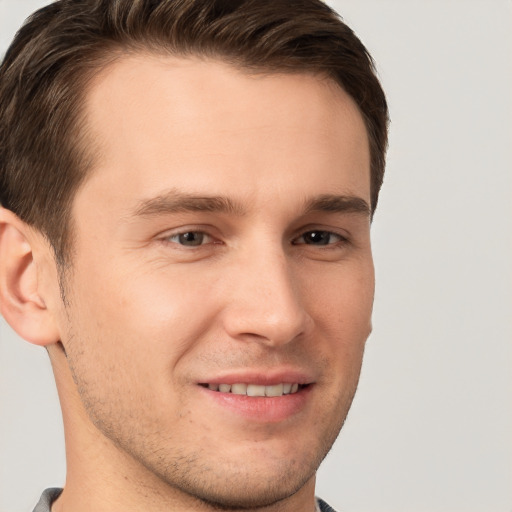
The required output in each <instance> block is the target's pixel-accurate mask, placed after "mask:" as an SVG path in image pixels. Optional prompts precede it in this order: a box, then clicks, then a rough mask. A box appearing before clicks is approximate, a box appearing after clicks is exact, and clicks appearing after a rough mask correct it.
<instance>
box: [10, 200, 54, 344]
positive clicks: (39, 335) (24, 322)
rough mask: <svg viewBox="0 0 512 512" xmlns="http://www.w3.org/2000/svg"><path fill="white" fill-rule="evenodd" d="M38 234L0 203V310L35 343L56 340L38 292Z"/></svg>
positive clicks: (43, 301)
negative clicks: (36, 255) (36, 251)
mask: <svg viewBox="0 0 512 512" xmlns="http://www.w3.org/2000/svg"><path fill="white" fill-rule="evenodd" d="M38 236H39V237H40V238H41V241H42V238H43V237H42V235H40V234H39V233H37V234H36V232H35V230H34V229H33V228H31V227H29V226H28V225H27V224H25V223H24V222H23V221H21V220H20V219H19V218H18V217H17V216H16V215H15V214H14V213H13V212H11V211H10V210H7V209H5V208H1V207H0V313H1V314H2V316H3V317H4V318H5V320H6V321H7V323H9V324H10V325H11V327H12V328H13V329H14V330H15V331H16V332H17V333H18V334H19V335H20V336H21V337H22V338H24V339H26V340H27V341H29V342H31V343H34V344H35V345H42V346H46V345H50V344H52V343H56V342H57V341H59V338H60V336H59V332H58V329H57V325H56V322H55V318H54V315H53V312H51V311H50V310H49V309H48V308H47V306H46V302H45V300H44V296H43V294H42V293H41V292H42V291H41V289H40V286H39V279H38V268H37V264H36V261H37V258H35V249H38V250H39V251H42V250H43V248H44V244H43V243H41V241H38V240H37V237H38Z"/></svg>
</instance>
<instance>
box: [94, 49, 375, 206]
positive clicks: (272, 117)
mask: <svg viewBox="0 0 512 512" xmlns="http://www.w3.org/2000/svg"><path fill="white" fill-rule="evenodd" d="M86 117H87V125H88V128H89V133H90V134H91V135H92V137H93V139H94V146H95V148H97V152H96V161H95V163H94V169H93V170H92V173H91V177H90V178H89V180H88V181H89V182H93V184H94V185H95V186H96V188H97V190H96V191H95V193H98V191H103V195H104V198H103V199H104V200H107V201H110V195H111V192H112V190H118V191H119V193H123V192H127V194H126V196H125V198H124V200H125V201H129V200H131V199H133V200H134V201H135V200H136V199H137V198H140V196H144V195H145V196H148V197H150V196H152V195H155V194H158V193H159V191H161V190H163V189H165V188H168V189H169V188H173V189H175V188H180V186H181V184H182V181H183V183H185V182H186V183H185V186H186V187H188V188H190V186H191V183H190V180H191V177H194V176H196V177H197V179H196V185H195V186H196V187H197V188H198V189H201V190H197V192H203V191H204V190H208V191H210V192H212V193H215V194H224V193H225V191H226V190H225V189H226V188H230V189H233V190H235V189H236V190H238V192H240V193H242V194H246V197H247V196H248V195H251V193H253V194H257V193H258V191H261V189H262V185H264V184H265V183H267V185H268V186H269V187H270V186H271V187H273V188H275V187H279V188H281V189H282V190H289V191H292V189H293V188H294V186H295V184H296V183H295V182H296V180H297V178H298V177H301V178H304V179H306V180H308V179H310V178H311V177H314V176H315V174H318V172H319V171H326V170H328V171H329V172H331V173H332V174H333V176H334V175H337V177H338V178H339V179H338V180H337V181H336V180H334V181H336V183H333V184H331V185H334V186H337V187H338V188H340V190H337V191H336V192H340V193H346V192H351V193H356V192H357V193H358V195H359V196H361V195H364V196H365V197H364V198H365V199H366V198H368V199H369V168H370V163H369V162H370V157H369V148H368V139H367V134H366V128H365V125H364V122H363V119H362V116H361V114H360V113H359V110H358V108H357V106H356V105H355V103H354V102H353V100H352V99H351V98H350V97H349V96H348V95H347V94H346V93H345V92H344V91H343V90H342V89H341V88H340V87H339V86H338V85H336V84H335V83H333V82H332V81H330V80H328V79H325V78H322V77H318V76H314V75H311V74H300V73H293V74H292V73H287V74H275V73H274V74H249V73H248V72H245V71H241V70H239V69H236V68H234V67H232V66H230V65H229V64H226V63H223V62H219V61H213V60H201V59H198V58H178V57H170V56H154V55H147V54H140V55H131V56H127V57H123V58H120V59H119V60H118V61H116V62H115V63H113V64H111V65H109V66H108V67H107V68H106V69H104V70H103V71H102V72H101V73H99V74H98V75H97V77H96V78H95V80H94V82H93V83H92V84H91V86H90V89H89V91H88V94H87V97H86ZM310 181H311V180H310ZM317 181H318V180H317ZM317 185H318V183H317ZM315 186H316V185H315ZM85 188H87V183H86V187H85ZM264 188H265V187H263V189H264ZM267 188H268V187H267ZM313 192H315V191H312V193H313ZM316 192H318V193H325V192H326V191H325V190H319V191H316ZM328 192H330V191H328Z"/></svg>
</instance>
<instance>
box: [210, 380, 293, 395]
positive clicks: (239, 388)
mask: <svg viewBox="0 0 512 512" xmlns="http://www.w3.org/2000/svg"><path fill="white" fill-rule="evenodd" d="M208 389H211V390H212V391H220V392H221V393H233V394H234V395H247V396H283V395H290V394H293V393H297V391H298V390H299V384H298V383H294V384H292V383H288V382H285V383H282V384H274V385H272V386H262V385H259V384H243V383H237V384H208Z"/></svg>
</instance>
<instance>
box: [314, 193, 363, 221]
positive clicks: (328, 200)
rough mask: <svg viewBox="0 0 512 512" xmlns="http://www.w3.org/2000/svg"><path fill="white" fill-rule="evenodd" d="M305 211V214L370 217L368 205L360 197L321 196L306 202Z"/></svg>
mask: <svg viewBox="0 0 512 512" xmlns="http://www.w3.org/2000/svg"><path fill="white" fill-rule="evenodd" d="M305 210H306V213H311V212H332V213H357V214H362V215H364V216H366V217H370V216H371V213H372V211H371V208H370V205H369V204H368V203H367V202H366V201H365V200H364V199H362V198H361V197H357V196H344V195H341V196H340V195H334V194H326V195H322V196H319V197H316V198H314V199H312V200H310V201H308V202H307V203H306V208H305Z"/></svg>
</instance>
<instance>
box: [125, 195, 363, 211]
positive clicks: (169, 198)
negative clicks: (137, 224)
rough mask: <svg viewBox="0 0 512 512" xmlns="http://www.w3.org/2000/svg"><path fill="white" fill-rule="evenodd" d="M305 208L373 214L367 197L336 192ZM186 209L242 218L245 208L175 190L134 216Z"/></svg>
mask: <svg viewBox="0 0 512 512" xmlns="http://www.w3.org/2000/svg"><path fill="white" fill-rule="evenodd" d="M304 211H305V213H306V214H307V213H313V212H329V213H357V214H362V215H365V216H371V209H370V206H369V205H368V203H367V202H366V201H365V200H364V199H362V198H360V197H356V196H347V195H336V194H324V195H321V196H318V197H315V198H313V199H311V200H309V201H307V202H306V204H305V207H304ZM183 212H208V213H226V214H231V215H236V216H240V217H241V216H243V215H245V213H246V208H244V206H243V205H242V204H241V203H238V202H236V201H233V200H232V199H230V198H228V197H223V196H199V195H193V194H187V193H183V192H178V191H175V190H172V191H169V192H166V193H164V194H161V195H158V196H156V197H153V198H150V199H145V200H143V201H141V202H140V203H139V204H138V205H137V206H136V208H135V209H134V211H133V214H132V215H133V216H134V217H153V216H158V215H165V214H172V213H183Z"/></svg>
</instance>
